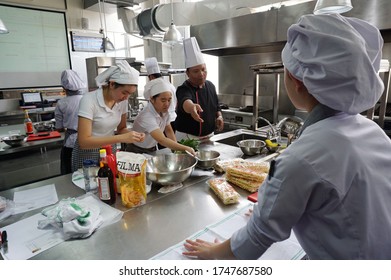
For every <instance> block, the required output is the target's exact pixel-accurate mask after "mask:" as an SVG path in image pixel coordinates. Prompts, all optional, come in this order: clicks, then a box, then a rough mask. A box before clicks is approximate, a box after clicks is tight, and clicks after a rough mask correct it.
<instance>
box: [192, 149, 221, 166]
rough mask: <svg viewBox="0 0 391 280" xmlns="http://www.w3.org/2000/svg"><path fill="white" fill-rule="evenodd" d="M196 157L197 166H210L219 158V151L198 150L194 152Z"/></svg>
mask: <svg viewBox="0 0 391 280" xmlns="http://www.w3.org/2000/svg"><path fill="white" fill-rule="evenodd" d="M196 157H197V159H198V163H197V167H199V168H202V169H210V168H212V167H213V166H214V165H215V164H216V162H217V161H218V160H219V158H220V153H219V152H217V151H206V150H205V151H204V150H199V151H198V152H196Z"/></svg>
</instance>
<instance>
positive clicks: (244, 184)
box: [226, 173, 267, 193]
mask: <svg viewBox="0 0 391 280" xmlns="http://www.w3.org/2000/svg"><path fill="white" fill-rule="evenodd" d="M266 178H267V173H261V174H259V176H258V179H257V180H249V179H246V178H245V177H244V178H243V177H237V176H234V175H232V174H230V173H227V174H226V179H227V181H228V182H230V183H232V184H234V185H236V186H238V187H239V188H242V189H244V190H246V191H249V192H251V193H253V192H256V191H258V189H259V187H260V186H261V185H262V183H263V181H264V180H265V179H266Z"/></svg>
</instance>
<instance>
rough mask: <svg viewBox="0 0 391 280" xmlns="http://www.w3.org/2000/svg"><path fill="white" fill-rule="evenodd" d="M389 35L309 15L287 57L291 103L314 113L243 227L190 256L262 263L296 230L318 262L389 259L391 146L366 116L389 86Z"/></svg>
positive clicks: (293, 30)
mask: <svg viewBox="0 0 391 280" xmlns="http://www.w3.org/2000/svg"><path fill="white" fill-rule="evenodd" d="M382 46H383V39H382V38H381V35H380V32H379V30H378V29H377V28H376V27H374V26H372V25H370V24H369V23H367V22H364V21H362V20H359V19H355V18H346V17H343V16H341V15H338V14H333V15H316V16H315V15H305V16H303V17H302V18H301V19H300V20H299V22H298V23H297V24H294V25H292V26H291V27H290V28H289V30H288V40H287V43H286V45H285V47H284V49H283V51H282V61H283V63H284V66H285V77H284V80H285V87H286V89H287V92H288V95H289V97H290V99H291V101H292V103H293V104H294V105H295V106H296V107H297V108H299V109H304V110H306V111H308V112H309V116H308V118H307V119H306V121H305V123H304V125H303V128H302V131H301V135H300V136H299V138H298V139H297V140H296V141H295V142H293V143H292V145H290V146H289V147H288V148H287V149H286V150H285V151H284V153H282V154H281V155H280V156H279V157H278V158H277V159H276V161H275V162H274V163H272V164H271V169H270V173H269V176H268V179H267V180H265V182H264V183H263V184H262V185H261V186H260V189H259V193H258V204H256V205H255V206H254V209H253V214H252V215H251V218H250V220H249V222H248V224H247V226H245V227H244V228H242V229H240V230H238V231H237V232H236V233H234V234H233V236H232V237H231V238H230V239H228V240H225V241H224V242H222V243H217V244H216V243H210V242H206V241H202V240H197V241H191V240H189V241H187V242H186V243H185V247H186V248H187V250H188V251H187V252H185V253H184V254H185V255H189V256H196V257H199V258H205V259H224V258H237V259H257V258H259V257H260V256H261V255H262V254H263V253H264V252H265V251H266V250H267V248H268V247H269V246H270V245H271V244H273V243H274V242H278V241H282V240H285V239H287V238H288V237H289V236H290V234H291V230H292V229H293V231H294V233H295V235H296V237H297V239H298V241H299V242H300V245H301V246H302V247H303V249H304V250H305V252H306V253H307V255H308V257H309V258H310V259H391V234H390V232H391V215H390V213H391V203H390V201H391V184H390V182H391V172H390V170H391V169H390V168H391V141H390V138H389V137H388V136H387V135H386V134H385V133H384V131H383V130H382V129H381V128H380V127H379V126H378V125H377V124H376V123H375V122H373V121H372V120H369V119H367V118H365V117H364V116H362V115H361V114H360V113H361V112H363V111H366V110H368V109H369V108H371V107H373V106H374V105H375V103H376V102H377V101H378V99H379V98H380V96H381V94H382V92H383V89H384V84H383V82H382V80H381V79H380V77H379V75H378V71H379V67H380V60H381V55H382Z"/></svg>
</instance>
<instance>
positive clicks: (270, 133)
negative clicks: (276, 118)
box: [253, 117, 279, 139]
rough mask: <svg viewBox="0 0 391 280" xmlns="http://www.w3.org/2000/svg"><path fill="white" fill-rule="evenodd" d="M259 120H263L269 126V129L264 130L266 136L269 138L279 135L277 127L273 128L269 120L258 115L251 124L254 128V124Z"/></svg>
mask: <svg viewBox="0 0 391 280" xmlns="http://www.w3.org/2000/svg"><path fill="white" fill-rule="evenodd" d="M259 120H263V121H264V122H266V123H267V125H268V126H269V127H270V130H268V131H267V132H266V134H267V138H268V139H270V138H274V137H278V136H279V129H278V128H277V129H276V128H274V126H273V125H272V124H271V123H270V122H269V120H267V119H265V118H263V117H258V118H257V119H256V120H255V123H254V125H253V127H254V130H256V129H255V128H256V125H257V123H258V121H259Z"/></svg>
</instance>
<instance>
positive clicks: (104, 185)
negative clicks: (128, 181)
mask: <svg viewBox="0 0 391 280" xmlns="http://www.w3.org/2000/svg"><path fill="white" fill-rule="evenodd" d="M99 156H100V168H99V171H98V189H99V198H100V200H102V201H103V202H105V203H107V204H110V205H111V204H114V203H115V200H116V197H117V195H116V193H115V190H114V175H113V172H112V171H111V169H110V167H109V165H108V163H107V157H106V150H105V149H100V150H99Z"/></svg>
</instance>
